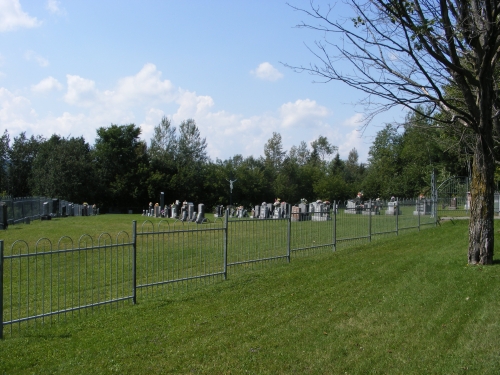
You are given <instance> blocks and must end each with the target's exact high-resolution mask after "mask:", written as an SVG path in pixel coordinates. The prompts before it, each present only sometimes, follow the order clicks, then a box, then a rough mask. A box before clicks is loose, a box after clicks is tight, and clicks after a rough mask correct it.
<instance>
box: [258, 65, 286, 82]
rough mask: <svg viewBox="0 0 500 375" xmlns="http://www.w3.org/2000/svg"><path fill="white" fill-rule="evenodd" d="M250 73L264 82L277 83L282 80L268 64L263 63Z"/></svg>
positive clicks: (281, 75) (277, 72) (281, 76)
mask: <svg viewBox="0 0 500 375" xmlns="http://www.w3.org/2000/svg"><path fill="white" fill-rule="evenodd" d="M250 73H251V74H253V75H254V76H256V77H257V78H260V79H263V80H265V81H277V80H278V79H281V78H283V74H282V73H280V72H279V71H278V69H276V68H275V67H274V66H272V65H271V64H270V63H268V62H263V63H262V64H260V65H259V66H258V67H257V69H255V70H251V71H250Z"/></svg>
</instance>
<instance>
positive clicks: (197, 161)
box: [172, 119, 209, 202]
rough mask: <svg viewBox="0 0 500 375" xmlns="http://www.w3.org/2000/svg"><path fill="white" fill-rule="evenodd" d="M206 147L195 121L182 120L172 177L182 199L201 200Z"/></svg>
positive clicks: (206, 160) (206, 156)
mask: <svg viewBox="0 0 500 375" xmlns="http://www.w3.org/2000/svg"><path fill="white" fill-rule="evenodd" d="M206 148H207V142H206V139H205V138H202V137H201V133H200V130H199V129H198V127H197V126H196V122H195V121H194V120H192V119H188V120H186V121H183V122H182V123H181V125H180V126H179V138H178V140H177V154H176V159H175V164H176V168H177V173H176V174H175V175H174V176H173V177H172V184H173V186H174V187H175V189H176V190H175V191H176V194H177V195H178V196H179V197H182V199H187V200H191V201H193V202H201V201H203V185H204V184H203V179H204V167H205V166H206V164H207V163H208V161H209V159H208V155H207V151H206Z"/></svg>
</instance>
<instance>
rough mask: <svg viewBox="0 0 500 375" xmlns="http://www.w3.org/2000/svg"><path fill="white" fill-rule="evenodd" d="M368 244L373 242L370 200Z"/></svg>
mask: <svg viewBox="0 0 500 375" xmlns="http://www.w3.org/2000/svg"><path fill="white" fill-rule="evenodd" d="M368 242H372V200H371V199H370V206H369V207H368Z"/></svg>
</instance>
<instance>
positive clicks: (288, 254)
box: [287, 215, 292, 263]
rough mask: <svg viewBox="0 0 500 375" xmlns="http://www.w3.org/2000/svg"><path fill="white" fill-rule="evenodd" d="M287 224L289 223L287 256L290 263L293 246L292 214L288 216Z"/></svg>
mask: <svg viewBox="0 0 500 375" xmlns="http://www.w3.org/2000/svg"><path fill="white" fill-rule="evenodd" d="M287 224H288V234H287V235H288V243H287V258H288V263H290V258H291V246H292V215H290V216H289V217H288V219H287Z"/></svg>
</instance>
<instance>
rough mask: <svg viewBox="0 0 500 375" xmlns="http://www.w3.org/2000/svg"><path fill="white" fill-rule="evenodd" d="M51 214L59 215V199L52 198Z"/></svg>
mask: <svg viewBox="0 0 500 375" xmlns="http://www.w3.org/2000/svg"><path fill="white" fill-rule="evenodd" d="M52 215H54V216H59V199H52Z"/></svg>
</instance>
